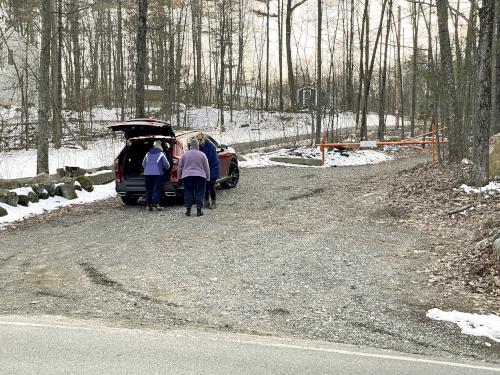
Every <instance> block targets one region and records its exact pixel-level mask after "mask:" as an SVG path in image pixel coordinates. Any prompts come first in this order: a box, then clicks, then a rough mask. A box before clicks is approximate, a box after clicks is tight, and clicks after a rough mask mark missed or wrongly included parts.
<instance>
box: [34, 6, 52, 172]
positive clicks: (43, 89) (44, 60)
mask: <svg viewBox="0 0 500 375" xmlns="http://www.w3.org/2000/svg"><path fill="white" fill-rule="evenodd" d="M40 15H41V20H42V38H41V43H40V65H39V71H38V141H37V153H36V173H37V174H38V173H49V118H50V77H49V73H50V39H51V38H50V30H51V21H52V15H51V6H50V2H49V1H45V0H40Z"/></svg>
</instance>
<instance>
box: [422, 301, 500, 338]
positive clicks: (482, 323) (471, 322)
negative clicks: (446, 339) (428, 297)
mask: <svg viewBox="0 0 500 375" xmlns="http://www.w3.org/2000/svg"><path fill="white" fill-rule="evenodd" d="M426 316H427V317H428V318H431V319H434V320H443V321H447V322H452V323H455V324H456V325H458V326H459V327H460V329H461V330H462V333H463V334H466V335H472V336H485V337H488V338H489V339H490V340H492V341H495V342H500V316H497V315H493V314H490V315H480V314H469V313H462V312H458V311H442V310H440V309H430V310H429V311H428V312H427V314H426Z"/></svg>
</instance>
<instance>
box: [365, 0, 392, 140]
mask: <svg viewBox="0 0 500 375" xmlns="http://www.w3.org/2000/svg"><path fill="white" fill-rule="evenodd" d="M386 5H387V0H384V2H383V3H382V11H381V12H380V23H379V25H378V31H377V37H376V38H375V44H374V46H373V53H372V56H371V59H369V57H368V56H366V58H367V59H369V61H370V65H369V66H368V68H367V70H366V73H365V84H364V95H363V105H362V112H361V113H362V117H361V134H360V137H361V140H363V141H366V140H367V139H368V125H367V123H366V112H367V111H368V96H369V95H370V86H371V81H372V73H373V65H374V63H375V56H376V55H377V48H378V42H379V40H380V35H381V34H382V25H383V22H384V14H385V7H386Z"/></svg>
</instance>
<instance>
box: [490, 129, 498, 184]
mask: <svg viewBox="0 0 500 375" xmlns="http://www.w3.org/2000/svg"><path fill="white" fill-rule="evenodd" d="M488 172H489V175H490V177H495V176H500V133H498V134H496V135H494V136H492V137H491V138H490V167H489V171H488Z"/></svg>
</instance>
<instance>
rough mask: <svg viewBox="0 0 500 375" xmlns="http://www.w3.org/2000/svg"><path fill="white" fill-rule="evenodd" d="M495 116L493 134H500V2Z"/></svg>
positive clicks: (497, 26)
mask: <svg viewBox="0 0 500 375" xmlns="http://www.w3.org/2000/svg"><path fill="white" fill-rule="evenodd" d="M495 19H496V56H495V116H494V123H493V134H497V133H500V2H499V1H497V2H496V10H495Z"/></svg>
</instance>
